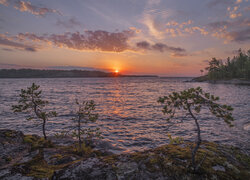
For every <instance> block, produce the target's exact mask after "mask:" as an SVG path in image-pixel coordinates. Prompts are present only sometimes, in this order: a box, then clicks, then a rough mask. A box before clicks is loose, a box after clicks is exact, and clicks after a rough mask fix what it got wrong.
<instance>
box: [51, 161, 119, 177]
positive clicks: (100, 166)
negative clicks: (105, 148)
mask: <svg viewBox="0 0 250 180" xmlns="http://www.w3.org/2000/svg"><path fill="white" fill-rule="evenodd" d="M109 169H110V168H108V167H107V166H105V164H104V163H103V162H101V161H100V160H99V159H97V158H88V159H86V160H83V161H80V162H78V163H75V164H73V165H71V166H69V167H67V168H65V169H62V170H60V171H56V172H55V173H54V175H53V177H52V179H75V180H78V179H79V180H80V179H93V180H95V179H96V180H97V179H98V180H100V179H106V178H107V177H109V179H110V180H112V179H116V178H115V176H114V175H113V174H114V173H112V172H110V170H109Z"/></svg>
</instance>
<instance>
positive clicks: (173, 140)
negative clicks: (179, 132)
mask: <svg viewBox="0 0 250 180" xmlns="http://www.w3.org/2000/svg"><path fill="white" fill-rule="evenodd" d="M168 138H169V141H170V142H169V144H181V143H183V138H182V137H175V138H173V137H172V135H171V134H168Z"/></svg>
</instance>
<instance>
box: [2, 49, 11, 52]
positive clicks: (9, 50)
mask: <svg viewBox="0 0 250 180" xmlns="http://www.w3.org/2000/svg"><path fill="white" fill-rule="evenodd" d="M2 50H4V51H8V52H11V51H13V49H9V48H2Z"/></svg>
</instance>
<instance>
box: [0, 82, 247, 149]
mask: <svg viewBox="0 0 250 180" xmlns="http://www.w3.org/2000/svg"><path fill="white" fill-rule="evenodd" d="M185 80H188V78H58V79H56V78H49V79H46V78H44V79H0V101H1V104H0V113H1V114H0V128H8V129H15V130H21V131H23V132H24V133H30V134H39V135H42V132H41V126H40V125H36V124H34V123H33V121H27V120H26V119H25V114H20V113H19V114H14V113H13V112H12V111H11V105H13V104H16V103H17V101H18V95H19V93H20V89H21V88H26V87H28V86H31V84H32V83H33V82H34V83H36V84H38V85H40V86H41V90H42V93H43V97H44V99H46V100H48V101H49V106H48V109H49V110H56V111H57V112H58V117H56V118H53V119H51V120H49V121H48V123H47V133H48V134H49V135H53V134H55V133H57V132H60V131H62V130H67V129H68V128H67V127H69V126H70V125H72V120H71V118H72V113H73V112H74V111H75V108H76V106H75V104H74V102H75V99H76V98H77V99H79V100H94V101H95V103H96V104H97V107H96V112H98V113H99V120H98V121H97V122H96V124H90V126H98V127H100V129H101V131H102V135H103V137H104V139H105V140H106V141H108V142H110V143H111V144H112V145H113V146H115V147H116V148H117V149H118V150H117V152H119V153H120V152H134V151H141V150H144V149H148V148H153V147H157V146H159V145H163V144H167V143H168V142H169V139H168V136H167V134H168V133H170V134H171V135H172V136H173V137H177V136H178V137H183V138H184V140H191V141H194V140H195V137H196V132H195V124H194V121H193V119H190V118H189V117H186V115H185V112H181V113H178V114H177V119H179V120H183V122H182V123H178V124H176V125H174V126H172V127H171V128H169V129H168V123H167V122H166V116H165V115H163V114H162V112H161V110H162V106H161V105H160V104H159V103H157V99H158V97H159V96H164V95H168V94H169V93H171V92H173V91H181V90H184V89H187V88H191V87H197V86H200V87H202V88H203V90H204V91H206V92H209V93H212V94H214V95H216V96H219V97H220V103H224V104H227V105H231V106H232V107H233V108H234V112H233V116H234V117H235V122H234V125H235V126H234V127H233V128H229V127H228V126H227V125H226V124H225V123H224V121H223V120H221V119H217V118H216V117H213V116H212V115H210V114H209V113H208V111H206V110H203V111H201V115H200V116H198V119H199V123H200V126H201V136H202V139H203V140H209V141H215V142H218V143H224V144H231V145H235V146H238V147H241V148H243V149H244V150H246V151H248V152H249V151H250V86H237V85H230V84H209V83H188V82H184V81H185Z"/></svg>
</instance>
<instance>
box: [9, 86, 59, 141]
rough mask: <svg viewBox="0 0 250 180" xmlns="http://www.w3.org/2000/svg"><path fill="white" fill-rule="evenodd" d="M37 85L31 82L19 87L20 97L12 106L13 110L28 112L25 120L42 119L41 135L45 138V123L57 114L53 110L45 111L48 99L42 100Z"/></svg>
mask: <svg viewBox="0 0 250 180" xmlns="http://www.w3.org/2000/svg"><path fill="white" fill-rule="evenodd" d="M39 87H40V86H38V85H36V84H35V83H32V85H31V87H28V88H27V89H21V93H20V95H19V96H20V99H19V101H18V104H17V105H13V106H12V110H13V111H14V112H24V113H27V114H28V117H27V118H26V119H27V120H32V119H36V118H37V119H40V120H42V123H43V126H42V130H43V135H44V139H46V138H47V137H46V132H45V125H46V122H47V120H48V118H50V117H55V116H57V113H56V112H55V111H51V112H46V111H44V110H43V109H44V107H45V106H46V105H47V104H48V101H44V100H42V97H41V93H42V91H41V90H39Z"/></svg>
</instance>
